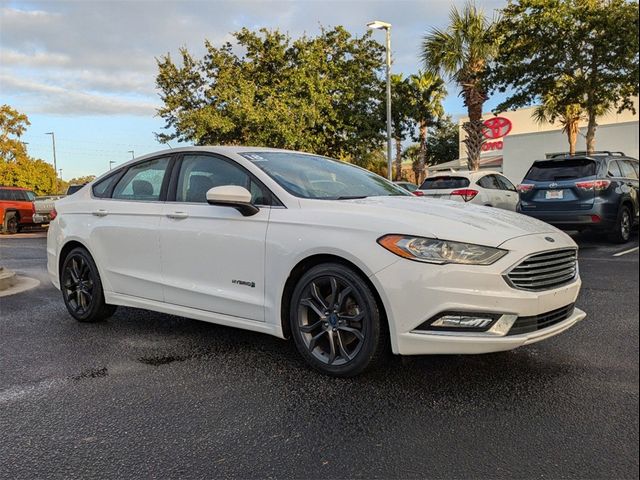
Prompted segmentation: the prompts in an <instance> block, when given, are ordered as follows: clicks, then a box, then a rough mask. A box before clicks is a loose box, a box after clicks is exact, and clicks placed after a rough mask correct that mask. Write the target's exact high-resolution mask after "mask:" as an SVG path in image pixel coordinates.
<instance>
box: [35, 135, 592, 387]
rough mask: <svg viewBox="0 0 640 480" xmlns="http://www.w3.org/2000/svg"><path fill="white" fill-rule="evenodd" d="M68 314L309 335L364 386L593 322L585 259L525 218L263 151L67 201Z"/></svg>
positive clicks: (324, 360)
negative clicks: (120, 309)
mask: <svg viewBox="0 0 640 480" xmlns="http://www.w3.org/2000/svg"><path fill="white" fill-rule="evenodd" d="M55 208H56V212H54V213H55V219H54V220H53V221H52V223H51V226H50V228H49V233H48V242H47V256H48V270H49V274H50V276H51V280H52V281H53V283H54V285H55V286H56V287H58V288H60V289H61V290H62V297H63V299H64V302H65V304H66V307H67V309H68V311H69V313H70V314H71V315H72V316H73V317H74V318H76V319H77V320H79V321H83V322H93V321H98V320H104V319H106V318H108V317H109V316H111V315H112V314H113V313H114V311H115V309H116V306H117V305H122V306H127V307H137V308H145V309H149V310H155V311H159V312H165V313H169V314H174V315H181V316H184V317H189V318H193V319H198V320H204V321H208V322H213V323H218V324H222V325H229V326H233V327H238V328H244V329H248V330H254V331H258V332H263V333H268V334H271V335H275V336H278V337H282V338H293V340H294V341H295V344H296V346H297V348H298V350H299V351H300V353H301V355H302V356H303V357H304V359H305V360H306V361H307V362H308V363H309V364H310V365H312V366H313V367H315V368H317V369H318V370H320V371H322V372H325V373H328V374H332V375H336V376H350V375H355V374H358V373H360V372H362V371H363V370H364V369H365V368H367V367H369V366H370V365H373V364H374V363H376V362H378V361H379V360H380V359H381V358H383V352H384V351H385V350H386V349H387V347H390V349H391V350H392V351H393V353H396V354H401V355H414V354H465V353H485V352H496V351H501V350H509V349H512V348H515V347H519V346H521V345H527V344H530V343H533V342H537V341H539V340H543V339H546V338H549V337H552V336H554V335H556V334H558V333H560V332H562V331H564V330H566V329H568V328H569V327H571V326H573V325H574V324H575V323H577V322H578V321H580V320H582V319H583V318H584V317H585V314H584V312H582V311H580V310H579V309H577V308H575V307H574V303H575V301H576V298H577V296H578V292H579V290H580V283H581V282H580V278H579V275H578V265H577V249H576V245H575V243H574V242H573V241H572V240H571V238H570V237H568V236H567V235H566V234H564V233H562V232H561V231H559V230H557V229H555V228H554V227H552V226H550V225H548V224H546V223H543V222H540V221H538V220H535V219H532V218H530V217H525V216H522V215H519V214H516V213H511V212H506V211H504V210H498V209H493V208H485V207H482V206H475V205H468V204H465V203H457V202H450V201H428V200H425V199H423V198H420V197H416V196H413V195H411V194H409V193H408V192H406V191H405V190H403V189H401V188H399V187H397V186H395V185H393V184H392V183H390V182H388V181H387V180H385V179H384V178H381V177H379V176H377V175H375V174H373V173H371V172H368V171H366V170H363V169H361V168H358V167H355V166H352V165H350V164H347V163H342V162H339V161H336V160H331V159H328V158H325V157H320V156H316V155H311V154H305V153H299V152H292V151H286V150H273V149H266V148H258V147H244V148H240V147H190V148H181V149H173V150H169V151H163V152H159V153H155V154H152V155H147V156H145V157H141V158H137V159H135V160H132V161H131V162H129V163H127V164H125V165H123V166H121V167H120V168H118V169H117V170H113V171H111V172H108V173H107V174H105V175H103V176H102V177H101V178H99V179H97V180H95V181H94V182H92V183H91V184H89V185H88V186H86V187H84V188H83V189H81V190H80V191H79V192H77V193H76V194H75V195H72V196H70V197H67V198H64V199H62V200H60V201H58V202H56V206H55Z"/></svg>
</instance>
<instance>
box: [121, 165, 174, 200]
mask: <svg viewBox="0 0 640 480" xmlns="http://www.w3.org/2000/svg"><path fill="white" fill-rule="evenodd" d="M167 165H169V157H165V158H155V159H153V160H149V161H146V162H143V163H138V164H137V165H133V166H131V167H129V169H128V170H127V173H125V174H124V175H123V176H122V178H121V179H120V181H118V184H117V185H116V187H115V188H114V190H113V195H112V198H117V199H119V200H134V201H139V202H154V201H158V200H160V193H161V190H162V182H163V180H164V176H165V173H166V171H167Z"/></svg>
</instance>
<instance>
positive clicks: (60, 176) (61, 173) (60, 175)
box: [58, 169, 62, 180]
mask: <svg viewBox="0 0 640 480" xmlns="http://www.w3.org/2000/svg"><path fill="white" fill-rule="evenodd" d="M58 172H60V180H62V169H60V170H58Z"/></svg>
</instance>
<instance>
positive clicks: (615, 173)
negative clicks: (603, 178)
mask: <svg viewBox="0 0 640 480" xmlns="http://www.w3.org/2000/svg"><path fill="white" fill-rule="evenodd" d="M607 175H609V176H610V177H623V176H624V175H622V170H621V169H620V164H619V163H618V161H617V160H611V161H610V162H609V167H608V170H607Z"/></svg>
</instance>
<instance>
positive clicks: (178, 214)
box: [167, 212, 189, 220]
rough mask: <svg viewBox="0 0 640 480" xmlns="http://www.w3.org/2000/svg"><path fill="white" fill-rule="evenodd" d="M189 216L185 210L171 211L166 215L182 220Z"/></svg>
mask: <svg viewBox="0 0 640 480" xmlns="http://www.w3.org/2000/svg"><path fill="white" fill-rule="evenodd" d="M188 216H189V214H188V213H187V212H173V213H167V217H169V218H171V219H173V220H182V219H185V218H187V217H188Z"/></svg>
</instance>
